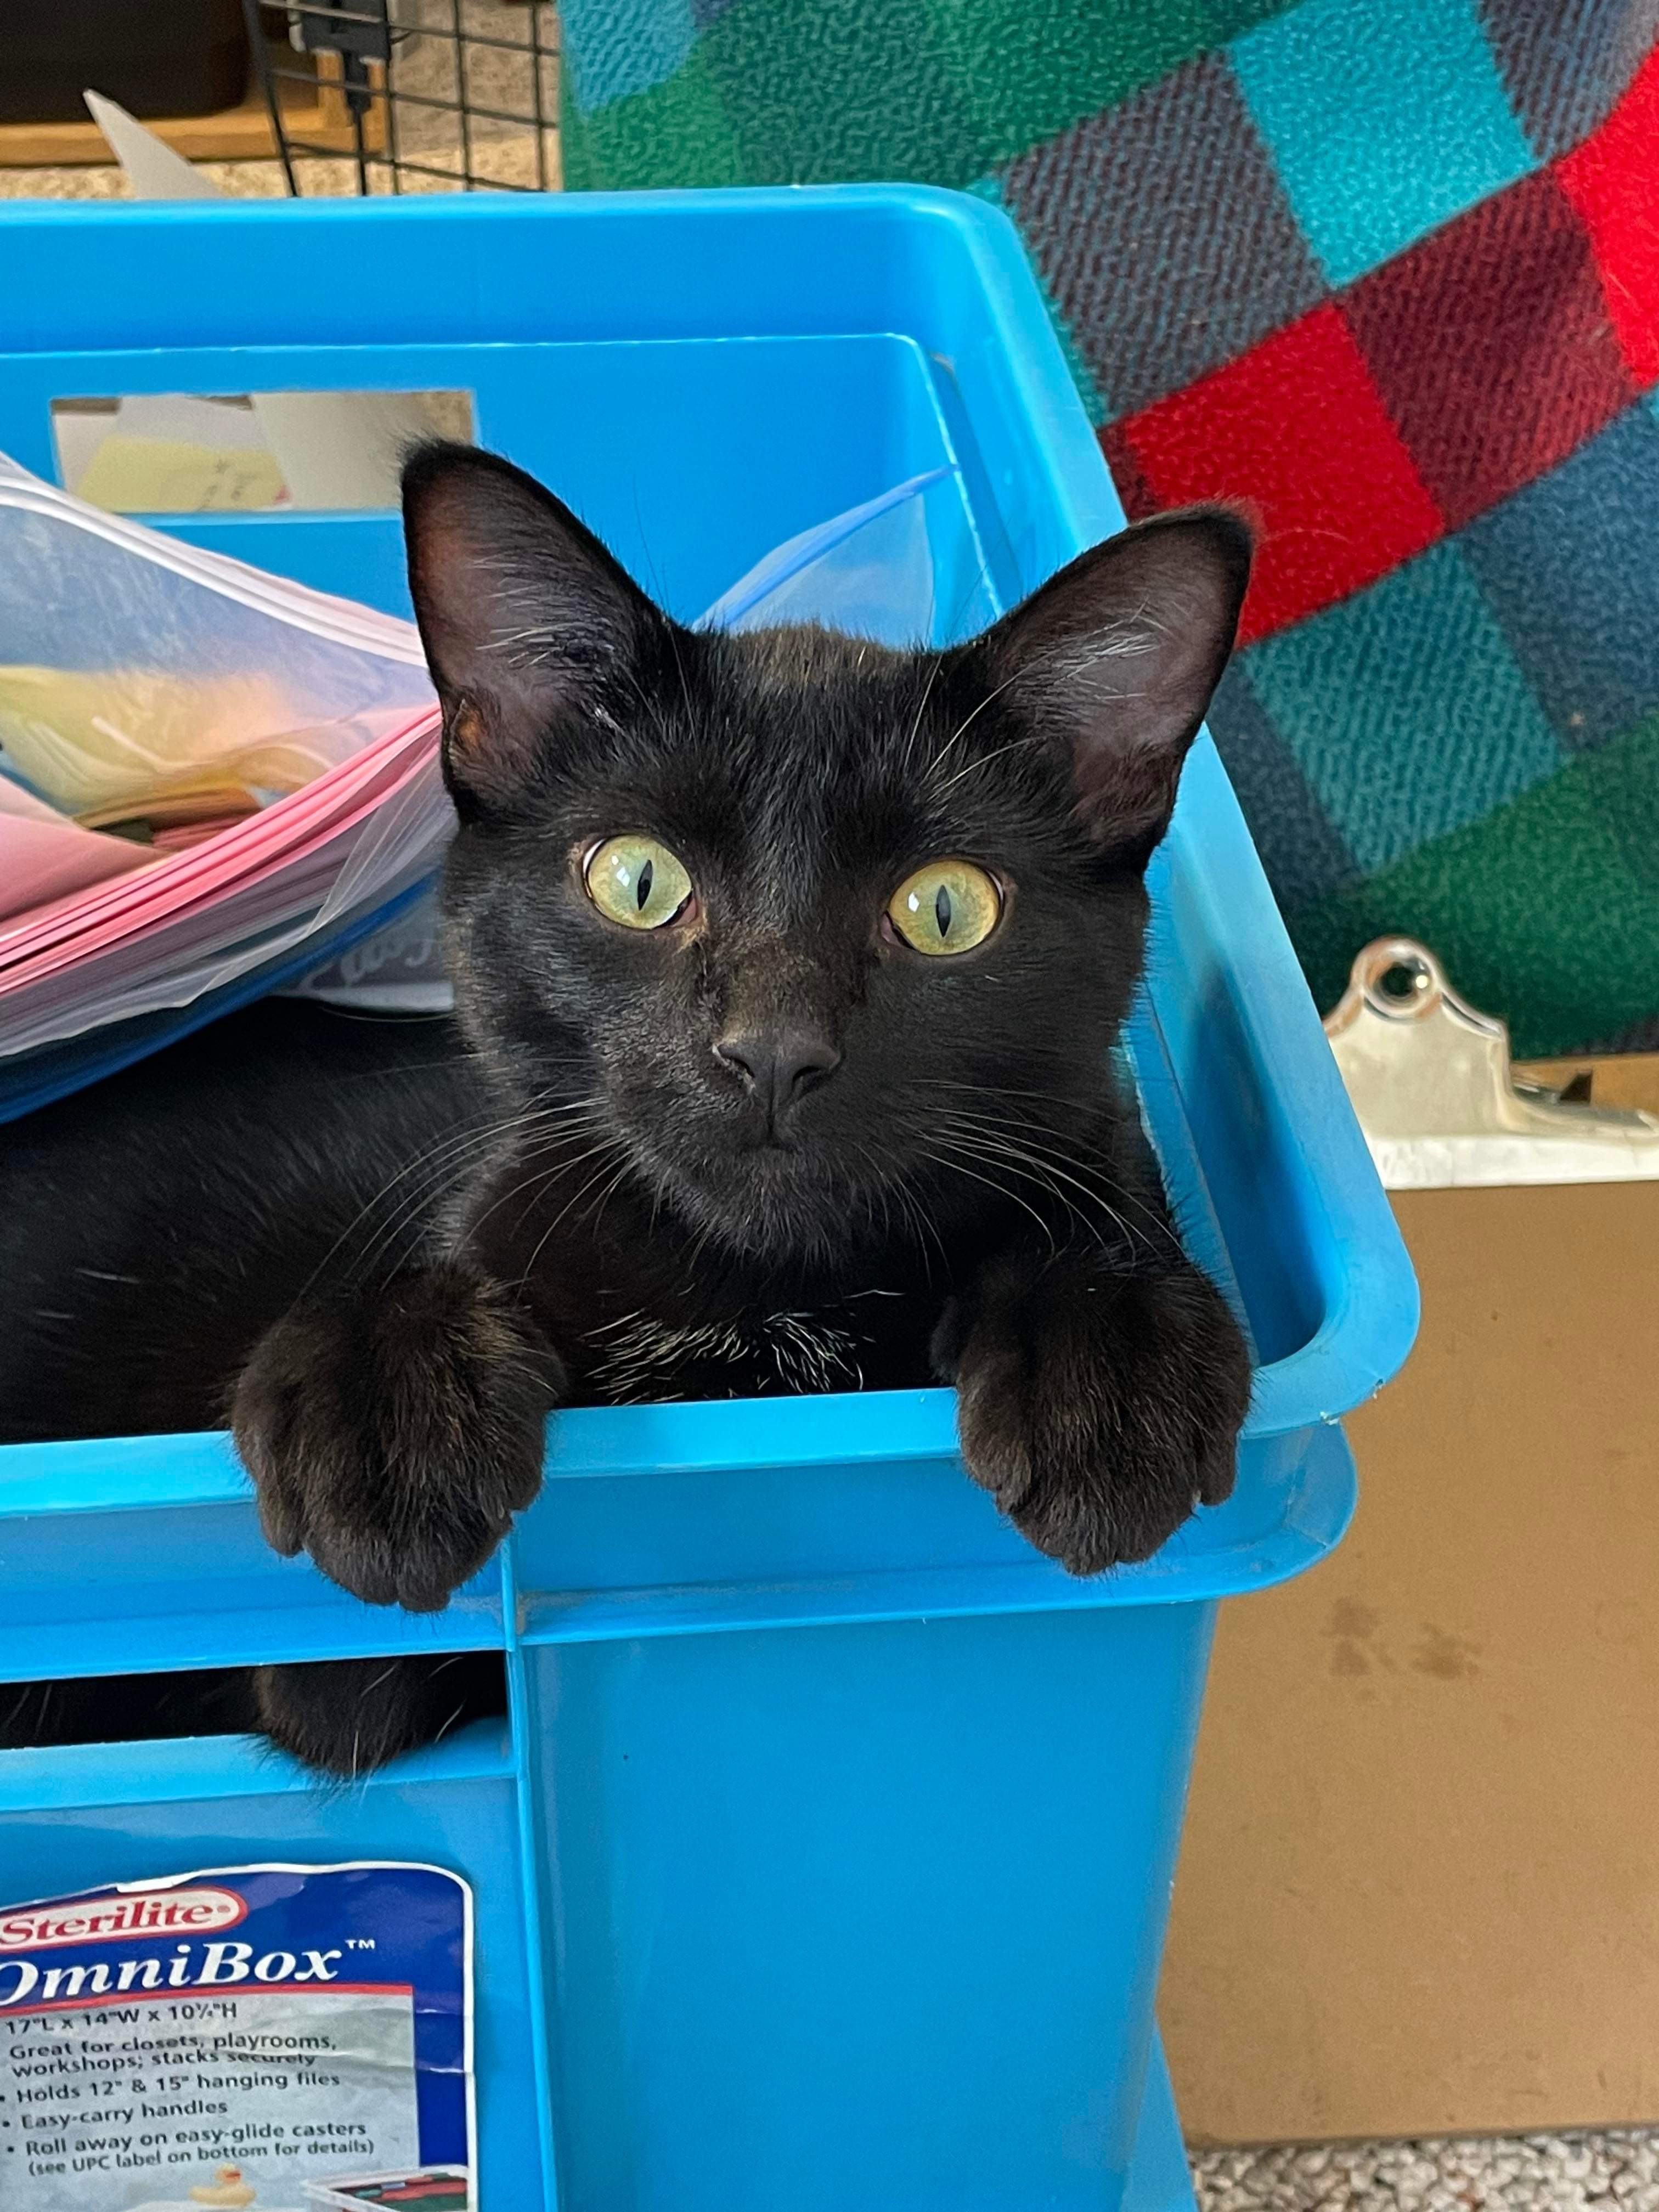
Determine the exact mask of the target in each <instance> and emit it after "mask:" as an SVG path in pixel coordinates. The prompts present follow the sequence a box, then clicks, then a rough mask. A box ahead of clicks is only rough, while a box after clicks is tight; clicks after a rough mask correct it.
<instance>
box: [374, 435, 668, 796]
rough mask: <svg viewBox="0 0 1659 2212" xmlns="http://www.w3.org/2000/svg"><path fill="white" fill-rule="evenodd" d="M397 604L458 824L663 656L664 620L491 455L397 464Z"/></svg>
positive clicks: (532, 487)
mask: <svg viewBox="0 0 1659 2212" xmlns="http://www.w3.org/2000/svg"><path fill="white" fill-rule="evenodd" d="M404 538H405V540H406V542H407V545H408V550H409V586H410V596H411V598H412V599H413V600H414V602H415V615H416V621H417V622H418V623H419V624H420V628H421V641H422V644H423V645H424V646H425V647H426V658H427V665H428V668H429V669H430V671H431V672H432V680H433V683H434V684H435V686H436V687H437V692H438V696H439V699H440V701H441V704H442V707H443V713H444V773H445V775H446V776H447V780H448V782H449V787H450V789H451V791H452V792H453V794H454V797H455V801H456V805H457V806H458V807H459V809H460V810H461V811H462V812H463V813H464V814H465V813H466V812H468V811H477V810H483V811H489V809H490V808H491V807H494V806H507V805H511V803H512V802H513V799H515V798H516V797H517V796H518V795H519V794H520V793H522V792H523V791H524V790H525V789H526V787H527V786H528V785H529V784H531V783H532V781H533V780H534V778H535V775H536V774H537V771H538V767H539V766H540V764H541V763H543V762H544V760H545V759H546V758H547V757H549V755H550V750H553V749H556V748H557V747H558V746H559V745H560V744H562V743H564V742H568V739H569V738H570V737H571V736H572V735H574V734H575V733H576V732H578V731H579V730H580V728H581V727H582V726H586V725H591V724H592V723H593V722H595V721H596V720H603V718H604V716H605V714H607V713H609V712H611V711H612V702H614V700H615V699H616V697H617V695H618V694H621V695H622V696H627V695H628V694H629V691H630V690H631V691H633V692H635V693H637V691H638V690H640V689H641V688H642V687H641V671H643V670H644V669H645V668H647V666H648V665H650V663H651V660H652V658H653V653H657V652H659V651H661V650H664V649H671V648H668V647H667V638H668V632H669V630H670V629H671V624H670V623H669V619H668V617H667V616H666V615H665V614H664V613H663V612H662V611H661V610H660V609H659V608H658V607H657V606H655V605H653V602H652V601H651V600H650V599H647V597H646V595H645V593H644V592H642V591H641V589H640V587H639V586H638V585H637V584H636V583H635V581H634V580H633V578H632V577H631V576H629V574H628V572H627V570H626V569H625V568H623V566H622V564H621V563H620V562H618V561H617V560H616V559H615V558H614V557H613V556H611V553H610V552H609V551H608V550H606V548H605V546H604V545H602V544H600V542H599V539H598V538H596V537H595V536H594V535H593V533H592V531H591V530H588V529H587V528H586V527H585V526H584V525H583V524H581V523H580V522H579V521H578V520H577V519H576V517H575V516H574V514H573V513H571V512H570V510H569V508H568V507H566V506H565V505H564V504H563V502H562V501H560V500H557V499H556V498H555V497H554V496H553V495H552V493H551V492H550V491H548V490H546V489H544V487H543V486H542V485H540V484H538V483H537V482H536V480H535V478H534V477H529V476H526V474H525V472H524V471H523V470H522V469H517V468H514V467H513V464H512V463H511V462H510V461H506V460H503V459H501V457H500V455H499V454H495V453H483V452H481V451H479V450H477V448H475V447H471V446H454V445H442V444H432V445H428V446H424V447H418V448H417V449H416V452H415V453H413V454H412V455H411V456H410V459H409V460H408V461H407V462H406V463H405V465H404Z"/></svg>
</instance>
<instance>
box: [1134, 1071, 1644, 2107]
mask: <svg viewBox="0 0 1659 2212" xmlns="http://www.w3.org/2000/svg"><path fill="white" fill-rule="evenodd" d="M1571 1073H1572V1071H1571V1068H1567V1069H1563V1070H1560V1071H1559V1072H1558V1076H1557V1079H1559V1080H1565V1079H1566V1077H1567V1076H1568V1075H1570V1074H1571ZM1595 1097H1596V1099H1597V1101H1598V1102H1601V1103H1609V1104H1613V1103H1625V1104H1632V1105H1644V1106H1648V1107H1650V1108H1652V1107H1654V1106H1656V1105H1659V1060H1647V1061H1645V1062H1640V1061H1632V1062H1629V1063H1613V1064H1611V1065H1610V1066H1608V1065H1607V1064H1604V1066H1603V1067H1602V1068H1601V1069H1600V1070H1598V1072H1597V1076H1596V1081H1595ZM1395 1204H1396V1209H1397V1212H1398V1215H1399V1218H1400V1222H1401V1228H1402V1229H1403V1231H1404V1232H1405V1236H1406V1239H1407V1243H1408V1244H1409V1246H1410V1248H1411V1252H1412V1257H1413V1261H1414V1262H1415V1263H1416V1266H1417V1268H1418V1272H1419V1278H1420V1280H1421V1284H1422V1291H1423V1328H1422V1334H1421V1336H1420V1338H1419V1344H1418V1348H1417V1350H1416V1352H1414V1353H1413V1357H1412V1359H1411V1361H1410V1363H1409V1364H1408V1365H1407V1369H1406V1370H1405V1372H1404V1374H1403V1375H1402V1376H1401V1377H1400V1378H1399V1379H1398V1380H1397V1381H1396V1382H1395V1383H1394V1384H1393V1385H1391V1387H1390V1388H1389V1389H1388V1390H1386V1391H1385V1392H1384V1393H1383V1395H1382V1396H1381V1397H1380V1398H1379V1399H1377V1400H1376V1401H1375V1402H1374V1403H1373V1404H1372V1405H1371V1406H1370V1407H1366V1408H1364V1410H1363V1411H1362V1412H1361V1413H1358V1414H1357V1415H1355V1416H1354V1417H1353V1418H1352V1419H1351V1421H1350V1423H1349V1425H1348V1426H1349V1433H1350V1436H1351V1437H1352V1442H1353V1445H1354V1449H1355V1452H1356V1454H1357V1456H1358V1462H1359V1472H1360V1482H1361V1504H1360V1509H1359V1513H1358V1518H1357V1520H1356V1522H1355V1525H1354V1528H1353V1531H1352V1534H1351V1535H1350V1537H1349V1538H1348V1540H1347V1541H1346V1543H1345V1544H1344V1545H1343V1546H1342V1547H1340V1549H1339V1550H1338V1551H1337V1553H1335V1555H1334V1557H1333V1558H1332V1559H1330V1560H1328V1562H1326V1563H1325V1565H1322V1566H1321V1567H1320V1568H1318V1569H1317V1570H1316V1571H1314V1572H1313V1573H1311V1574H1310V1575H1309V1576H1307V1577H1305V1578H1304V1579H1303V1580H1301V1581H1298V1582H1297V1583H1291V1584H1289V1585H1288V1586H1286V1587H1285V1588H1284V1589H1279V1590H1273V1591H1268V1592H1266V1593H1264V1594H1262V1595H1259V1596H1256V1597H1253V1598H1249V1599H1245V1600H1242V1601H1238V1602H1237V1603H1235V1604H1231V1605H1227V1606H1224V1607H1222V1609H1221V1618H1220V1628H1219V1632H1218V1639H1217V1646H1216V1655H1215V1663H1214V1669H1213V1673H1212V1680H1211V1688H1210V1694H1209V1702H1208V1705H1207V1708H1206V1716H1205V1721H1204V1727H1203V1733H1202V1737H1201V1740H1200V1747H1199V1756H1198V1764H1197V1769H1196V1772H1195V1775H1194V1783H1193V1792H1192V1800H1191V1810H1190V1814H1189V1818H1188V1826H1187V1837H1186V1844H1185V1846H1184V1850H1183V1855H1182V1865H1181V1870H1180V1875H1179V1877H1178V1880H1177V1882H1176V1899H1175V1913H1174V1919H1173V1923H1172V1925H1171V1930H1170V1943H1169V1950H1168V1955H1167V1959H1166V1963H1165V1968H1164V1987H1163V2002H1162V2013H1163V2021H1164V2034H1165V2038H1166V2040H1167V2044H1168V2047H1169V2054H1170V2064H1171V2067H1172V2069H1173V2071H1174V2075H1175V2083H1176V2093H1177V2096H1178V2099H1179V2101H1180V2106H1181V2110H1182V2117H1183V2119H1184V2121H1185V2123H1186V2126H1187V2130H1188V2136H1189V2137H1190V2138H1191V2139H1193V2140H1194V2141H1196V2142H1206V2143H1216V2142H1229V2143H1230V2142H1269V2141H1286V2140H1310V2139H1328V2138H1340V2137H1344V2136H1411V2135H1421V2134H1439V2133H1448V2134H1449V2133H1463V2132H1472V2133H1473V2132H1479V2133H1485V2132H1487V2131H1492V2132H1503V2131H1524V2130H1534V2129H1541V2128H1546V2127H1549V2128H1554V2127H1572V2126H1602V2125H1614V2124H1625V2123H1653V2122H1659V1182H1613V1183H1599V1184H1589V1185H1585V1184H1580V1185H1577V1186H1575V1187H1570V1188H1550V1187H1541V1188H1492V1189H1462V1190H1456V1189H1452V1190H1425V1191H1408V1192H1403V1193H1401V1194H1397V1195H1396V1200H1395Z"/></svg>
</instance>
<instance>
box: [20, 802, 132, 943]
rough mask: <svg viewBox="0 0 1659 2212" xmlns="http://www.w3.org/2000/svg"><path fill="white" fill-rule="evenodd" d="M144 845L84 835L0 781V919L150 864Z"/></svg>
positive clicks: (51, 810) (90, 832) (89, 831)
mask: <svg viewBox="0 0 1659 2212" xmlns="http://www.w3.org/2000/svg"><path fill="white" fill-rule="evenodd" d="M150 857H151V856H150V854H149V852H148V851H147V850H146V849H145V848H144V847H143V846H142V845H134V844H130V843H128V842H126V841H125V839H123V838H120V837H107V836H100V835H99V833H98V832H97V831H96V830H95V829H82V828H81V827H80V825H79V824H78V823H74V822H69V821H66V820H65V819H64V817H63V816H62V815H61V814H59V813H58V812H57V811H56V810H55V809H54V808H52V807H50V806H48V805H46V804H45V803H44V802H43V801H42V800H40V799H36V798H34V797H33V794H32V793H29V792H27V791H25V790H24V789H23V788H22V787H21V785H20V784H15V783H14V782H13V781H12V780H11V778H10V777H9V776H4V775H0V917H4V916H7V915H19V914H23V913H25V912H27V911H28V910H30V909H32V908H40V907H42V906H45V905H46V904H47V903H49V902H52V903H56V902H59V901H61V900H64V899H65V898H71V897H73V896H76V895H77V894H81V893H84V892H85V891H86V890H88V889H89V888H90V887H91V886H92V885H93V884H100V883H102V882H104V881H105V880H106V878H109V877H111V876H123V875H126V874H129V873H130V872H131V871H132V870H133V869H134V868H142V867H144V866H147V865H149V861H150Z"/></svg>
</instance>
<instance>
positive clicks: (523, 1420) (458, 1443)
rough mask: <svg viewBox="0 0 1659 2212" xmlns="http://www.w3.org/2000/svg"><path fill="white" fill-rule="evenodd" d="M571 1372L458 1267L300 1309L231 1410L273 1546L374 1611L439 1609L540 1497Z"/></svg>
mask: <svg viewBox="0 0 1659 2212" xmlns="http://www.w3.org/2000/svg"><path fill="white" fill-rule="evenodd" d="M562 1379H563V1377H562V1372H561V1370H560V1369H559V1365H558V1362H557V1360H556V1358H555V1357H554V1356H553V1354H552V1353H551V1352H550V1350H549V1349H548V1348H547V1346H545V1345H544V1344H543V1343H541V1342H540V1341H539V1340H538V1339H537V1338H536V1337H535V1334H534V1332H533V1331H532V1328H530V1326H529V1325H528V1323H526V1321H525V1320H524V1318H523V1316H521V1315H520V1313H519V1312H518V1310H517V1309H516V1308H515V1307H514V1306H513V1303H512V1301H511V1299H510V1298H509V1297H507V1293H506V1292H505V1291H502V1290H501V1289H500V1288H499V1287H498V1286H497V1285H494V1284H492V1283H489V1282H487V1281H485V1280H484V1279H483V1278H481V1277H479V1276H477V1275H474V1274H472V1273H470V1272H468V1271H467V1270H466V1269H465V1268H463V1267H457V1266H453V1265H443V1266H434V1267H428V1268H423V1269H421V1270H420V1271H418V1272H416V1273H409V1274H406V1275H403V1276H400V1277H398V1279H396V1280H395V1281H393V1282H392V1283H391V1284H389V1285H386V1287H384V1288H383V1289H380V1290H376V1291H372V1292H368V1293H366V1294H364V1295H363V1296H362V1297H359V1298H351V1297H336V1298H331V1299H329V1300H326V1301H319V1302H317V1303H314V1304H307V1303H301V1304H300V1305H298V1306H296V1307H295V1309H294V1310H293V1311H292V1312H291V1313H290V1314H289V1315H288V1316H287V1317H286V1318H285V1319H284V1320H283V1321H280V1322H278V1323H277V1324H276V1328H273V1329H271V1330H270V1331H269V1332H268V1333H267V1334H266V1335H265V1336H264V1337H263V1338H262V1339H261V1340H260V1341H259V1343H258V1345H257V1346H255V1348H254V1352H253V1356H252V1358H251V1359H250V1360H249V1362H248V1364H247V1366H246V1369H245V1370H244V1371H243V1374H242V1377H241V1380H240V1383H238V1385H237V1389H236V1395H235V1401H234V1407H233V1413H232V1425H233V1426H234V1431H235V1435H236V1445H237V1449H238V1450H239V1451H240V1454H241V1455H242V1462H243V1464H244V1466H246V1468H247V1470H248V1473H249V1474H251V1475H252V1477H253V1480H254V1483H255V1485H256V1486H257V1488H258V1495H259V1518H260V1521H261V1522H262V1523H263V1525H264V1532H265V1534H266V1536H267V1538H268V1539H269V1540H270V1542H271V1544H273V1545H274V1546H275V1547H276V1550H277V1551H279V1552H282V1553H288V1554H292V1553H296V1552H300V1551H305V1552H308V1553H310V1554H311V1557H312V1558H313V1559H314V1560H315V1561H316V1563H317V1565H319V1567H320V1568H321V1569H322V1571H323V1572H324V1573H325V1575H328V1576H330V1577H331V1578H332V1579H333V1580H334V1581H335V1582H337V1583H340V1584H341V1585H342V1587H343V1588H344V1589H349V1590H350V1591H352V1592H353V1593H354V1594H355V1595H356V1596H358V1597H361V1598H366V1599H367V1600H368V1602H369V1603H370V1604H371V1605H402V1606H405V1607H408V1608H409V1609H410V1611H411V1612H414V1613H430V1612H435V1611H436V1610H438V1609H439V1608H440V1607H442V1606H443V1605H445V1604H446V1603H447V1601H448V1598H449V1595H450V1592H451V1591H452V1590H453V1589H456V1588H457V1587H458V1586H459V1584H460V1583H464V1582H465V1581H466V1580H467V1578H468V1577H469V1576H471V1575H473V1574H476V1573H477V1571H478V1569H479V1568H480V1567H481V1566H483V1564H484V1562H485V1560H486V1559H489V1555H490V1553H492V1552H493V1551H494V1550H495V1547H496V1545H497V1544H498V1543H499V1542H500V1541H501V1538H502V1537H503V1536H504V1535H505V1534H506V1533H507V1528H508V1526H509V1525H510V1523H511V1522H512V1518H513V1515H514V1514H515V1513H517V1512H520V1511H521V1510H523V1508H524V1507H525V1506H526V1505H528V1504H530V1502H531V1500H532V1498H534V1497H535V1495H536V1492H537V1490H538V1486H539V1485H540V1481H541V1467H542V1449H543V1423H544V1419H545V1417H546V1414H547V1413H548V1411H549V1409H550V1407H551V1406H552V1404H553V1403H554V1402H555V1401H556V1397H557V1395H558V1392H559V1389H560V1386H561V1384H562Z"/></svg>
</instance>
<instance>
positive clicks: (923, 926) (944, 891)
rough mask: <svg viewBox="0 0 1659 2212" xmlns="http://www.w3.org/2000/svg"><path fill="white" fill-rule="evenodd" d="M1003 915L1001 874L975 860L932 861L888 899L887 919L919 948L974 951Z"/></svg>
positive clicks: (915, 947)
mask: <svg viewBox="0 0 1659 2212" xmlns="http://www.w3.org/2000/svg"><path fill="white" fill-rule="evenodd" d="M1001 916H1002V894H1001V892H1000V890H998V889H997V886H996V881H995V878H994V877H991V876H988V875H987V873H986V872H985V870H984V869H983V868H976V867H975V866H974V863H973V862H972V861H971V860H930V861H929V862H928V863H927V866H926V867H925V868H918V869H917V870H916V872H915V875H913V876H907V877H906V878H905V879H904V881H903V882H902V884H900V885H899V887H898V889H897V890H896V891H895V892H894V893H893V896H892V897H891V898H890V899H889V900H888V902H887V919H888V920H889V921H890V922H891V923H892V925H893V927H894V928H895V929H896V931H897V932H898V933H899V935H900V936H901V937H902V939H904V942H905V943H906V944H907V945H909V946H910V947H911V949H912V950H913V951H916V952H927V953H930V954H937V953H941V952H971V951H972V950H973V948H974V947H975V945H983V944H984V942H985V940H986V939H987V937H988V936H989V935H990V934H991V932H992V931H993V930H994V928H995V927H996V926H997V923H998V922H999V921H1000V919H1001Z"/></svg>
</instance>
